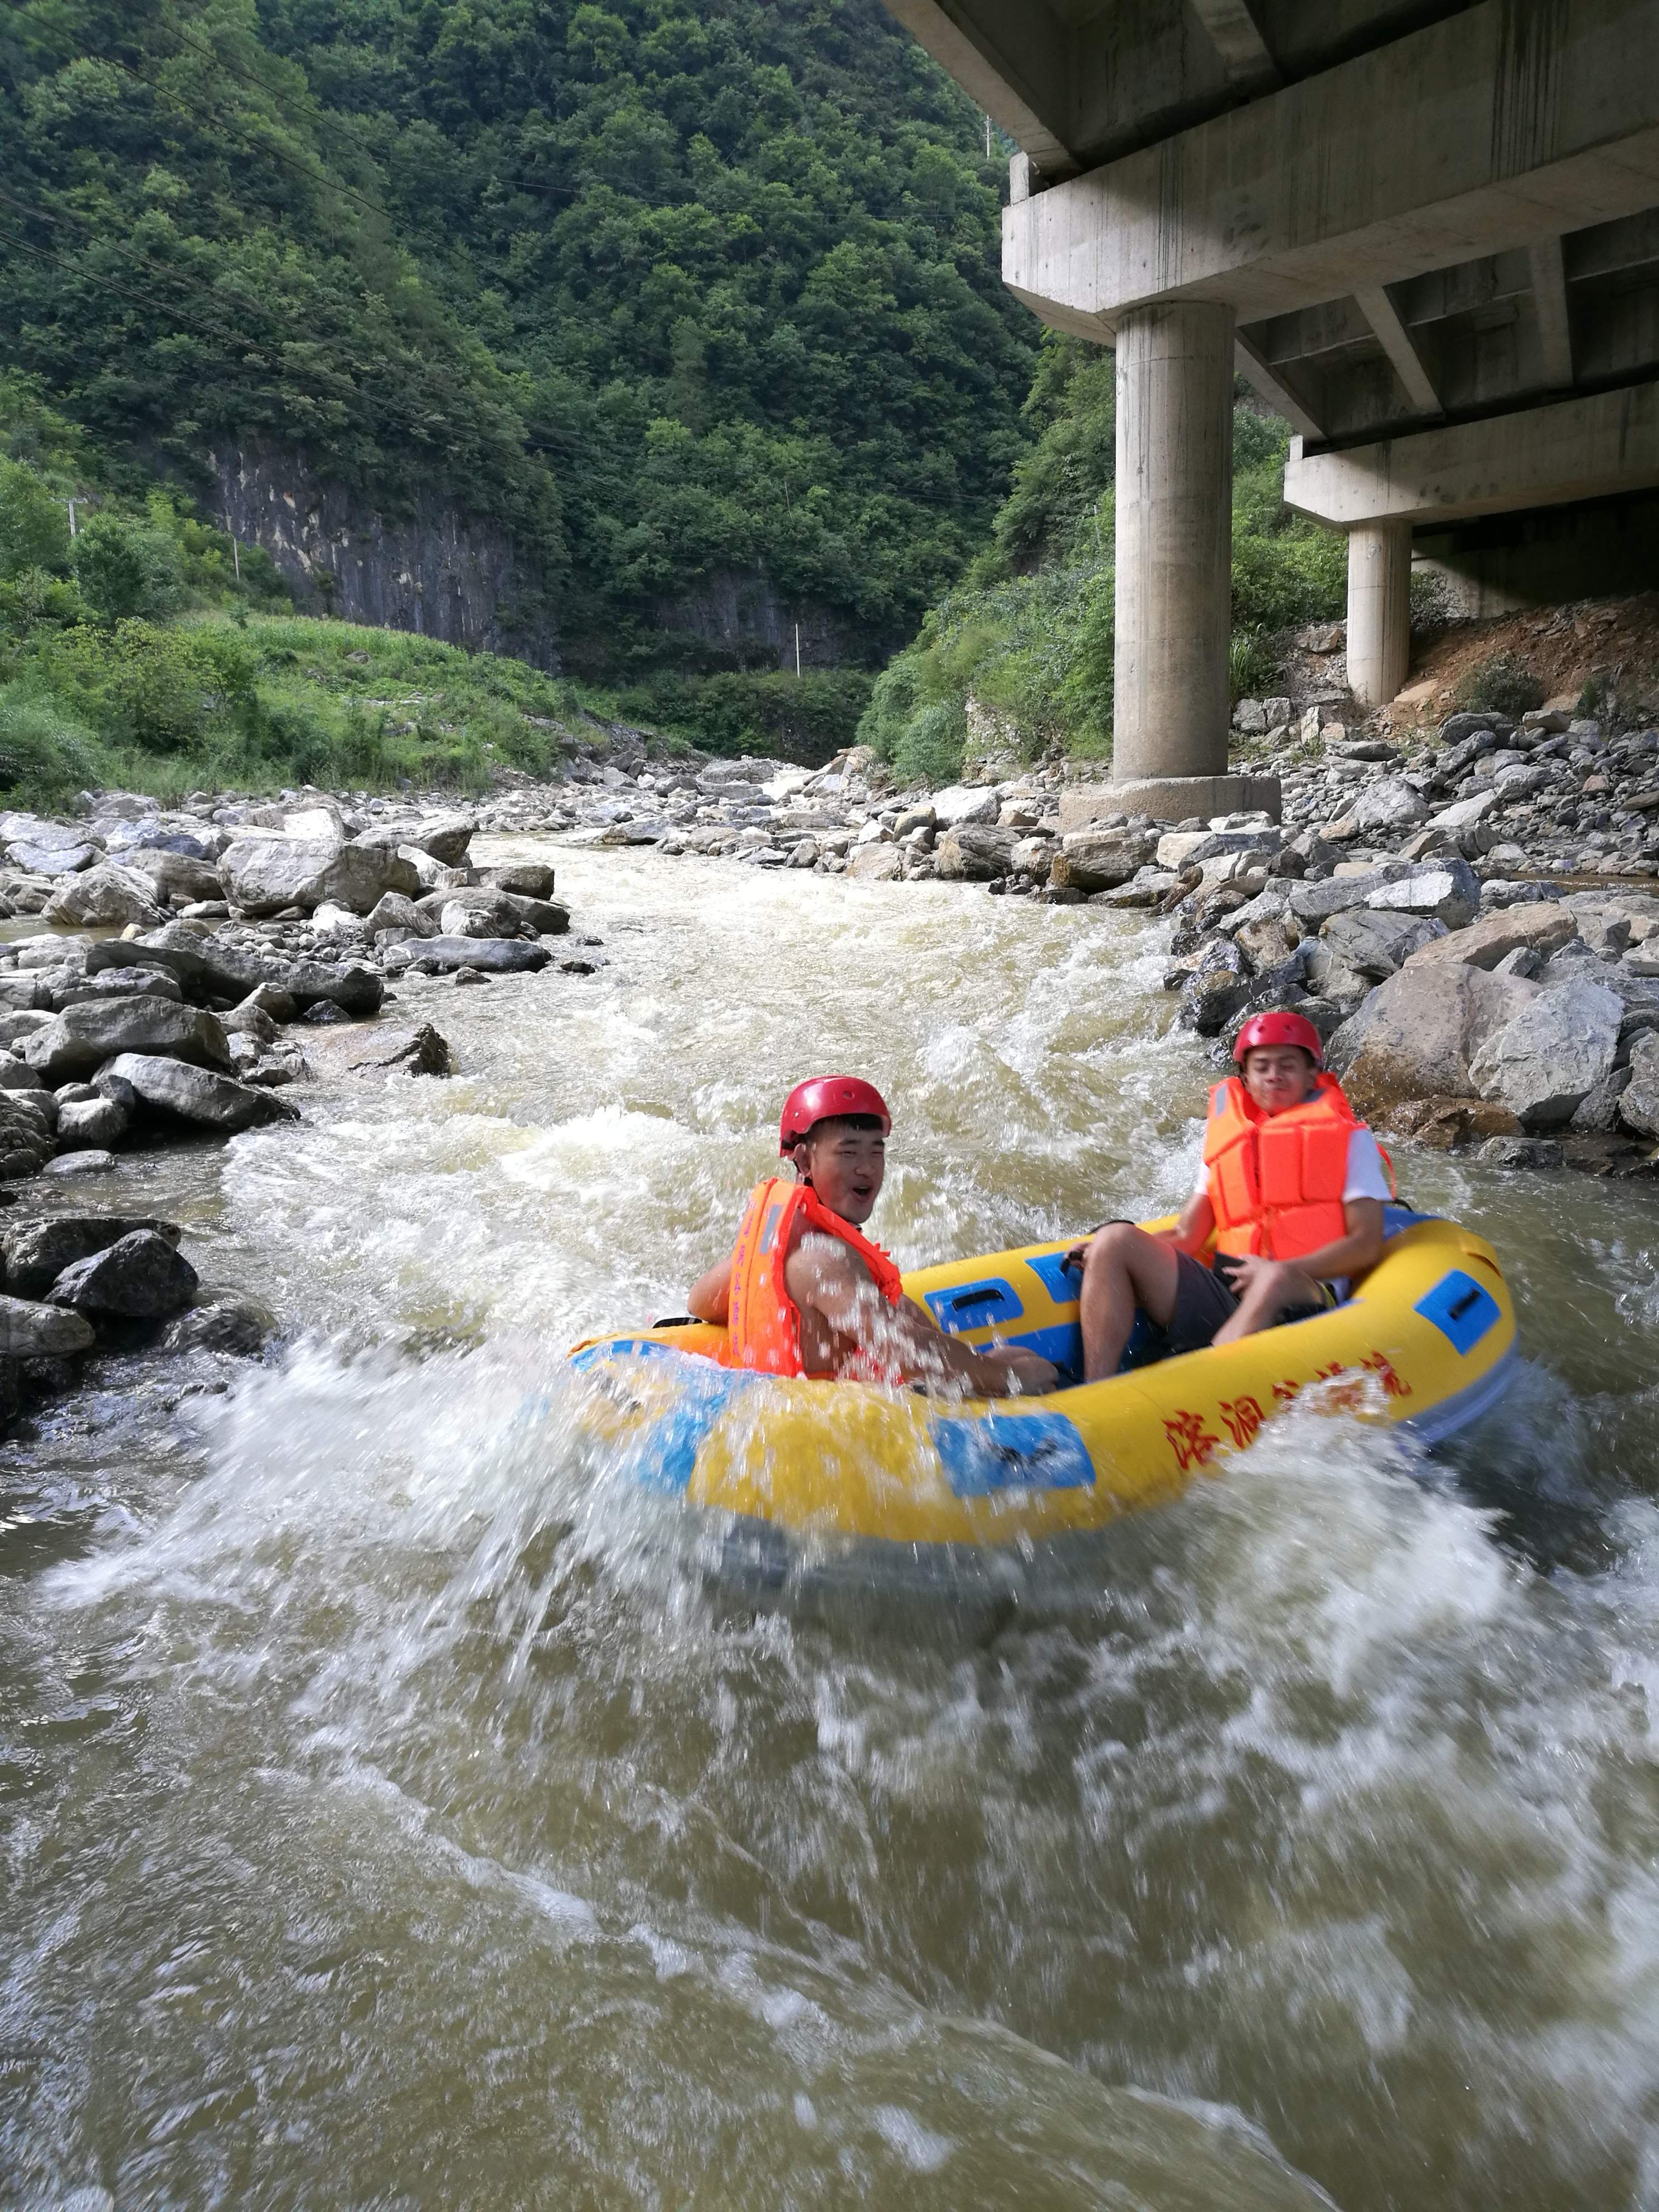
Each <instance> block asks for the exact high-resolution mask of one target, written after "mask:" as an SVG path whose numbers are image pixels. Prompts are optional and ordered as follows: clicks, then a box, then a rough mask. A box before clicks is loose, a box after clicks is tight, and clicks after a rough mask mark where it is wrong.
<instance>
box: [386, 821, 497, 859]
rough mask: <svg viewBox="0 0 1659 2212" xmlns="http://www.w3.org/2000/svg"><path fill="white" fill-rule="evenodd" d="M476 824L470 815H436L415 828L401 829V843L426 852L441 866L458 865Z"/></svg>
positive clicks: (475, 828)
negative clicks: (402, 830) (402, 831)
mask: <svg viewBox="0 0 1659 2212" xmlns="http://www.w3.org/2000/svg"><path fill="white" fill-rule="evenodd" d="M477 827H478V823H477V817H476V816H474V815H471V814H440V815H436V816H435V817H433V818H432V820H430V821H429V822H422V823H421V824H420V825H419V827H418V828H416V829H409V830H405V831H404V833H403V837H402V842H403V843H404V844H405V845H412V846H413V847H414V848H415V849H416V852H417V853H425V854H428V856H429V857H430V858H431V859H433V860H436V861H437V863H438V864H439V866H441V867H445V868H459V867H460V866H463V865H464V863H465V860H466V854H467V848H468V847H469V846H470V845H471V842H472V840H473V837H474V836H475V835H476V834H477Z"/></svg>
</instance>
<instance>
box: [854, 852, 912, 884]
mask: <svg viewBox="0 0 1659 2212" xmlns="http://www.w3.org/2000/svg"><path fill="white" fill-rule="evenodd" d="M847 872H848V875H849V876H856V877H857V878H859V880H860V883H866V884H893V883H896V882H897V881H898V879H899V878H900V877H901V876H902V874H903V873H904V855H903V854H902V853H901V852H900V850H899V848H898V847H897V846H896V845H860V846H857V847H855V848H854V851H853V853H852V854H851V856H850V858H849V859H848V863H847Z"/></svg>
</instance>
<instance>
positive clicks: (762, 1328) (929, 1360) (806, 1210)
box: [687, 1075, 1059, 1398]
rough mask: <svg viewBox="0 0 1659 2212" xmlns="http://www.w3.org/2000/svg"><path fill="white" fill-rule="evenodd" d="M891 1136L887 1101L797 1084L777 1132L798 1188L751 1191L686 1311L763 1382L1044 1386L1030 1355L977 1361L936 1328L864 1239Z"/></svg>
mask: <svg viewBox="0 0 1659 2212" xmlns="http://www.w3.org/2000/svg"><path fill="white" fill-rule="evenodd" d="M891 1127H892V1120H891V1116H890V1115H889V1113H888V1111H887V1107H886V1104H885V1102H884V1100H883V1098H882V1096H881V1093H880V1092H879V1091H878V1090H877V1089H876V1088H875V1086H874V1085H872V1084H869V1083H866V1082H864V1081H862V1080H861V1079H859V1078H858V1077H856V1076H849V1075H820V1076H814V1077H812V1078H811V1079H809V1080H808V1081H807V1082H805V1083H798V1084H797V1085H796V1086H795V1088H794V1089H793V1091H791V1092H790V1094H789V1097H788V1098H787V1101H786V1102H785V1104H784V1109H783V1117H782V1120H781V1123H780V1125H779V1129H778V1151H779V1153H780V1154H781V1157H782V1158H785V1159H787V1160H788V1161H789V1162H790V1163H791V1164H793V1168H794V1170H795V1180H794V1182H793V1183H791V1182H784V1181H783V1179H782V1178H781V1176H771V1177H769V1179H768V1180H767V1181H766V1182H763V1183H762V1184H761V1185H760V1186H759V1188H757V1190H755V1191H754V1192H753V1193H752V1194H750V1200H749V1203H748V1205H747V1206H746V1207H745V1208H744V1217H743V1223H742V1226H741V1227H740V1228H739V1230H738V1241H737V1243H736V1246H735V1247H734V1248H733V1250H732V1257H731V1258H730V1259H729V1260H727V1261H725V1262H723V1264H722V1265H721V1266H720V1267H713V1268H711V1269H710V1270H709V1272H708V1273H707V1274H706V1275H704V1276H703V1277H702V1279H701V1280H700V1281H698V1282H697V1283H696V1284H694V1285H693V1286H692V1289H691V1294H690V1297H689V1299H688V1300H687V1304H688V1305H689V1306H690V1310H691V1311H692V1312H693V1313H694V1314H695V1315H696V1316H697V1318H698V1319H699V1320H700V1321H707V1322H715V1323H716V1324H718V1325H722V1326H724V1327H726V1328H728V1329H729V1330H730V1332H731V1335H730V1343H729V1347H728V1350H727V1354H726V1357H727V1358H728V1360H729V1362H730V1364H732V1366H733V1367H746V1368H753V1369H756V1370H759V1371H760V1372H761V1373H763V1374H768V1375H797V1376H799V1375H812V1376H830V1375H835V1376H844V1377H847V1378H849V1379H854V1380H859V1381H864V1382H881V1383H947V1382H951V1381H954V1382H956V1383H959V1384H965V1385H966V1387H967V1388H968V1389H969V1390H970V1391H971V1392H973V1394H974V1395H975V1396H978V1397H987V1398H1002V1397H1007V1396H1009V1395H1012V1394H1014V1393H1027V1394H1034V1393H1036V1392H1040V1391H1044V1390H1052V1389H1054V1384H1055V1383H1056V1382H1057V1381H1058V1380H1059V1376H1058V1375H1057V1374H1056V1371H1055V1370H1054V1368H1053V1367H1052V1366H1050V1364H1048V1361H1047V1360H1046V1359H1040V1358H1037V1356H1036V1353H1034V1352H1018V1351H1014V1352H973V1351H970V1350H969V1348H968V1346H966V1345H963V1344H961V1343H959V1342H958V1341H957V1340H956V1339H955V1338H954V1337H950V1336H945V1334H942V1333H941V1332H940V1331H939V1329H937V1328H934V1326H933V1322H932V1321H931V1320H930V1319H929V1317H928V1316H927V1314H926V1313H925V1312H924V1311H923V1310H922V1309H921V1307H920V1306H917V1305H914V1304H911V1302H910V1301H909V1300H908V1299H907V1298H906V1297H904V1295H903V1286H902V1284H901V1282H900V1279H899V1271H898V1269H897V1268H896V1267H895V1266H894V1265H893V1262H892V1261H890V1259H889V1258H888V1256H887V1255H886V1253H885V1252H884V1251H883V1250H882V1249H881V1247H880V1246H879V1245H878V1244H872V1243H871V1242H870V1240H869V1239H868V1238H867V1237H864V1236H863V1235H861V1234H860V1228H859V1225H860V1223H863V1222H866V1221H867V1220H868V1219H869V1218H870V1216H871V1214H872V1212H874V1211H875V1205H876V1200H877V1199H878V1197H879V1196H880V1194H881V1185H882V1178H883V1176H884V1174H885V1172H886V1147H887V1136H888V1132H889V1131H890V1128H891Z"/></svg>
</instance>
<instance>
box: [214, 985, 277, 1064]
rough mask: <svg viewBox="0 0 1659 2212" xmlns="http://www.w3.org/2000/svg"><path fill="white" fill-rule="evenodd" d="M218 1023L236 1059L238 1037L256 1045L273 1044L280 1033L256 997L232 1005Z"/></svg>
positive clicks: (237, 1057)
mask: <svg viewBox="0 0 1659 2212" xmlns="http://www.w3.org/2000/svg"><path fill="white" fill-rule="evenodd" d="M290 1003H292V1002H291V1001H290ZM219 1025H220V1027H221V1028H222V1030H224V1033H225V1036H226V1037H227V1038H228V1041H229V1044H230V1048H231V1054H232V1056H233V1058H236V1059H240V1056H241V1055H240V1054H239V1053H238V1052H237V1049H236V1040H237V1038H238V1037H242V1038H246V1040H247V1041H249V1042H251V1043H253V1044H256V1045H266V1044H275V1043H276V1039H277V1037H278V1036H280V1035H281V1031H280V1030H278V1028H277V1025H276V1022H275V1021H274V1020H273V1018H271V1016H270V1015H269V1014H268V1013H267V1012H265V1010H264V1007H263V1006H261V1005H260V1004H259V1002H258V999H257V998H246V999H244V1000H242V1002H241V1004H240V1006H233V1007H232V1008H231V1010H230V1012H228V1014H221V1015H220V1017H219Z"/></svg>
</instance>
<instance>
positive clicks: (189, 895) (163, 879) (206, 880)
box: [125, 847, 225, 906]
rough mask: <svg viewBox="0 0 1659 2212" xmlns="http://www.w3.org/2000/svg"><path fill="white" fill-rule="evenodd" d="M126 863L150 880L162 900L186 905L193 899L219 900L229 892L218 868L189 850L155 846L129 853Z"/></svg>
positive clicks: (155, 894)
mask: <svg viewBox="0 0 1659 2212" xmlns="http://www.w3.org/2000/svg"><path fill="white" fill-rule="evenodd" d="M125 866H126V867H127V868H128V869H129V870H131V872H132V873H133V874H134V875H138V876H143V878H145V879H146V881H147V882H148V883H149V885H150V888H151V891H152V893H153V895H154V896H155V899H156V900H157V901H158V902H162V903H165V902H166V901H167V900H169V899H171V900H173V902H175V903H177V904H179V905H181V906H182V905H184V904H185V903H186V902H189V901H191V900H199V899H218V898H222V897H223V896H224V895H225V887H224V885H223V884H222V882H221V881H220V879H219V874H218V872H217V870H216V869H214V868H210V866H208V864H207V862H206V861H205V860H195V859H193V858H192V857H191V855H190V854H188V853H172V852H168V851H167V850H166V849H165V848H159V847H151V848H148V849H147V850H145V851H142V852H137V853H131V854H128V855H127V858H126V860H125Z"/></svg>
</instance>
